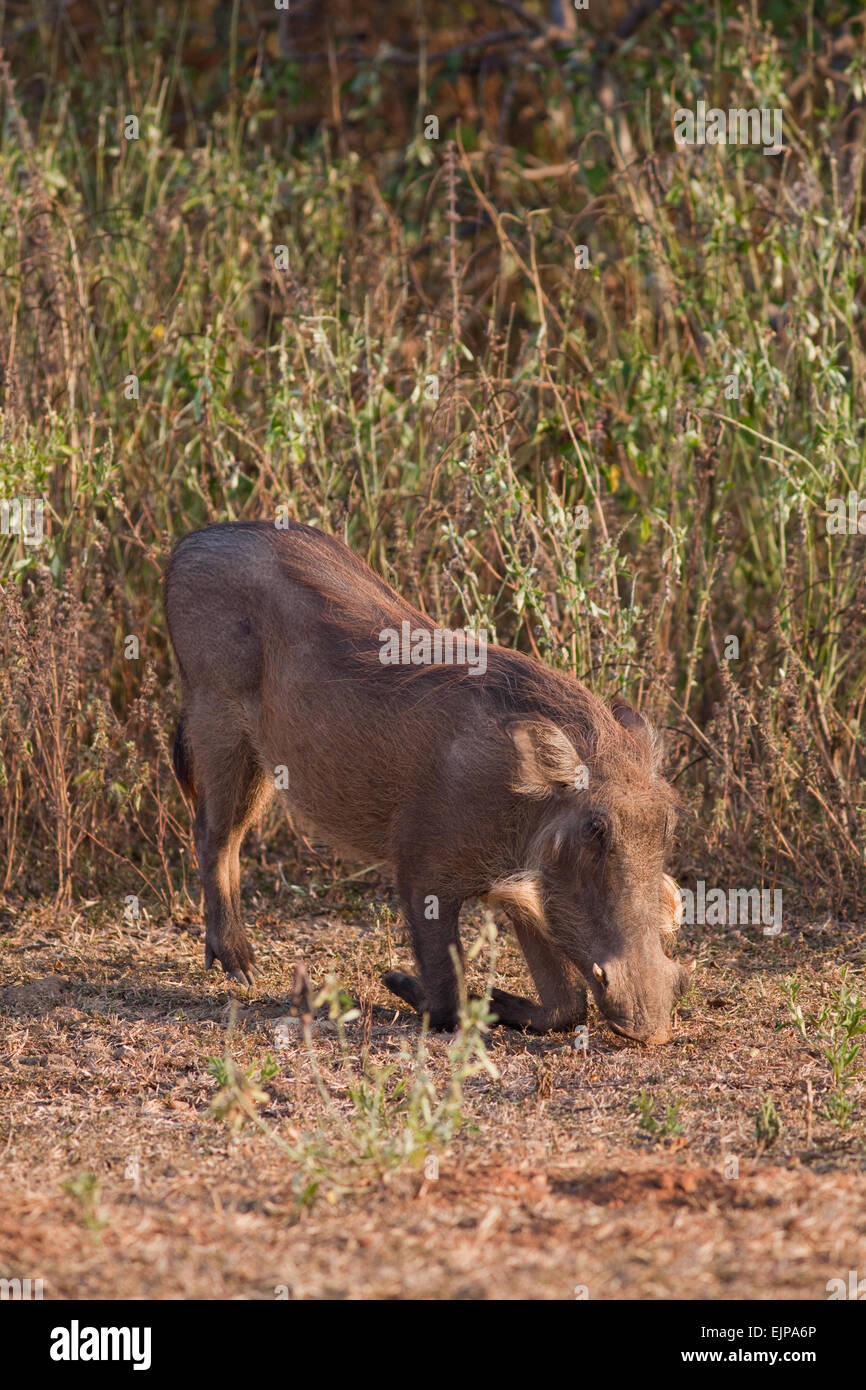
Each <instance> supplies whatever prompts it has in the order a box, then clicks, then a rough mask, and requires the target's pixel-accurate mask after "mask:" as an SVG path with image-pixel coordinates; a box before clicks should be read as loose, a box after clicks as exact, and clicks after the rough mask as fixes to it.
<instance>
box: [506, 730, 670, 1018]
mask: <svg viewBox="0 0 866 1390" xmlns="http://www.w3.org/2000/svg"><path fill="white" fill-rule="evenodd" d="M613 716H614V718H613V719H611V718H610V712H609V711H607V710H604V712H603V719H602V722H601V727H600V729H599V728H598V727H595V728H594V729H593V731H592V732H593V737H592V739H591V743H590V746H591V747H592V749H593V753H592V756H591V757H590V756H589V755H587V762H586V763H584V761H583V760H582V759H581V757H580V756H579V755H578V752H577V749H576V747H575V744H574V742H572V739H571V738H569V737H568V736H567V735H566V734H565V733H564V732H563V730H562V729H561V728H559V727H558V726H557V725H556V724H554V723H553V722H552V721H550V720H547V719H541V718H538V719H537V718H529V719H520V720H516V721H513V722H512V723H511V725H510V727H509V730H508V731H509V733H510V735H511V738H512V740H513V742H514V745H515V747H516V750H517V756H518V775H517V778H516V779H515V782H514V789H515V790H516V791H518V792H521V793H523V794H524V795H525V796H526V797H527V799H528V800H527V803H526V807H527V824H528V826H529V827H530V828H529V835H528V840H527V846H528V848H527V853H526V864H525V869H524V870H523V871H522V872H521V873H520V874H519V875H518V876H516V878H515V879H513V880H512V883H513V884H514V887H515V896H516V897H517V898H519V899H520V901H519V902H515V904H514V905H515V906H517V907H518V909H519V910H520V911H521V913H522V915H523V916H524V918H526V919H528V920H529V922H530V923H531V924H532V925H534V928H535V930H536V931H537V932H538V933H539V934H540V935H542V936H544V937H545V938H546V939H547V941H548V942H549V943H550V944H551V945H552V946H553V947H554V948H555V949H556V950H557V951H558V952H561V954H562V955H564V956H566V957H567V958H568V960H569V961H571V962H572V964H573V965H575V966H576V967H577V969H578V970H579V971H580V973H581V975H582V976H583V978H584V979H585V980H586V982H587V984H588V986H589V988H590V989H591V990H592V993H593V995H594V997H595V1000H596V1003H597V1004H598V1007H599V1009H600V1010H601V1012H602V1014H604V1016H605V1018H606V1019H607V1021H608V1023H609V1024H610V1026H611V1027H612V1028H613V1029H614V1031H615V1032H617V1033H619V1034H621V1035H622V1036H623V1037H626V1038H632V1039H634V1040H636V1041H639V1042H644V1043H659V1042H665V1041H666V1040H667V1038H668V1036H669V1034H670V1028H671V1014H672V1011H673V1008H674V1005H675V1004H676V1002H677V1000H678V999H679V998H680V996H681V995H682V994H684V993H685V991H686V989H687V988H688V985H689V983H690V979H691V971H690V970H689V969H687V968H685V967H683V966H681V965H678V964H677V963H676V961H673V960H671V959H670V958H669V957H668V956H667V955H666V954H665V951H664V949H663V947H664V943H665V939H666V938H667V937H668V936H669V934H670V933H672V932H673V930H674V929H675V927H676V926H677V925H678V921H679V906H680V899H679V891H678V889H677V886H676V884H675V883H674V881H673V879H672V878H670V877H669V876H668V875H667V874H666V873H665V872H664V860H665V852H666V850H667V848H668V847H669V844H670V839H671V836H672V834H673V829H674V824H675V819H676V815H675V797H674V793H673V789H672V788H671V787H670V785H669V784H668V783H667V782H666V781H665V780H664V778H662V777H661V776H660V774H659V773H658V771H657V768H656V755H655V748H654V740H653V736H652V734H651V731H650V729H649V728H648V726H647V725H646V723H645V722H644V720H643V719H642V718H641V717H640V715H638V714H636V713H635V712H634V710H632V709H630V708H629V707H628V706H626V705H620V706H618V707H615V708H614V710H613ZM533 801H534V802H535V809H534V810H533V811H530V810H529V808H530V807H531V806H532V803H533ZM503 896H507V894H506V895H503ZM692 968H693V967H692Z"/></svg>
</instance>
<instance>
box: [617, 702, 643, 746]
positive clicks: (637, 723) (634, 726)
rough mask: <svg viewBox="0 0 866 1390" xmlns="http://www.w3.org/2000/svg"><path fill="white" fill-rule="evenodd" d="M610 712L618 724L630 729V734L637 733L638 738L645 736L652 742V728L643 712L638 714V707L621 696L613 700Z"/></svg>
mask: <svg viewBox="0 0 866 1390" xmlns="http://www.w3.org/2000/svg"><path fill="white" fill-rule="evenodd" d="M610 712H611V714H612V715H613V717H614V719H615V720H616V722H617V723H618V724H621V725H622V727H623V728H624V729H628V731H629V733H630V734H636V735H637V737H638V738H645V739H647V741H648V742H650V743H651V742H652V730H651V729H650V726H649V724H648V723H647V722H646V720H645V719H644V717H643V715H642V714H638V712H637V710H636V709H632V707H631V705H628V704H626V702H625V700H620V699H619V698H617V699H615V700H612V701H611V706H610Z"/></svg>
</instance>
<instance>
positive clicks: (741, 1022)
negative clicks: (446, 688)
mask: <svg viewBox="0 0 866 1390" xmlns="http://www.w3.org/2000/svg"><path fill="white" fill-rule="evenodd" d="M285 898H286V895H285V894H283V899H285ZM371 900H372V891H371V892H369V893H368V892H366V890H365V893H364V894H362V895H360V896H359V895H357V894H356V895H355V896H354V897H353V898H352V899H351V900H350V901H347V900H346V899H345V898H340V897H339V896H338V894H337V893H332V894H331V896H330V897H328V898H325V899H324V900H321V901H320V902H318V903H317V904H316V906H315V910H314V911H309V910H307V911H305V913H304V915H302V916H292V915H291V910H290V908H289V907H285V908H283V907H281V906H280V900H279V898H276V899H275V897H274V894H273V885H271V887H270V888H269V889H266V890H265V891H263V892H261V893H260V894H258V895H255V896H253V895H248V901H247V913H246V915H247V920H248V922H250V923H251V924H252V935H253V938H254V941H255V944H256V946H257V949H258V954H259V961H260V964H262V965H263V967H264V973H263V978H262V980H261V982H260V983H259V984H258V985H257V986H256V988H255V989H254V990H253V991H251V992H250V993H249V994H248V995H242V993H241V991H236V990H235V989H234V988H233V987H232V988H231V989H227V987H226V983H225V980H224V978H223V977H222V975H221V974H219V973H216V972H211V973H206V972H205V971H204V968H203V947H202V941H201V927H200V925H199V923H198V922H197V921H196V919H195V916H194V914H192V913H190V914H189V916H188V919H187V920H179V919H178V918H177V917H176V918H175V919H174V921H172V922H169V921H163V922H159V921H157V920H153V919H149V918H147V917H146V916H142V917H141V918H140V919H139V920H138V921H137V922H133V923H125V922H123V921H122V919H121V909H120V908H118V909H117V911H112V912H108V911H107V909H106V907H105V905H104V903H100V904H91V905H90V906H79V907H78V908H77V909H74V910H73V911H71V912H69V913H64V914H58V913H56V912H55V911H53V910H49V909H45V910H41V911H38V912H34V911H32V910H30V911H28V912H19V911H17V910H16V909H15V908H14V907H8V906H7V909H6V910H5V911H4V913H3V914H2V917H0V937H2V939H3V953H2V966H0V972H2V973H0V1078H2V1114H0V1125H2V1133H0V1154H2V1173H3V1182H2V1186H0V1276H3V1277H7V1278H14V1277H20V1278H24V1277H30V1278H42V1279H43V1280H44V1293H45V1297H46V1298H97V1297H102V1298H105V1297H108V1298H111V1297H120V1298H161V1299H167V1298H205V1299H209V1298H261V1299H271V1298H274V1297H275V1296H289V1297H292V1298H308V1299H309V1298H346V1299H362V1298H377V1299H387V1298H426V1299H437V1298H442V1299H461V1298H462V1299H478V1298H485V1299H486V1298H495V1299H503V1298H505V1299H508V1298H511V1299H521V1298H532V1299H573V1298H575V1297H581V1296H584V1297H589V1298H591V1299H621V1298H641V1299H691V1298H702V1299H736V1298H746V1297H748V1298H758V1299H780V1298H798V1299H819V1300H820V1299H825V1298H826V1297H827V1290H826V1285H827V1281H828V1280H830V1279H833V1278H839V1277H841V1278H843V1279H846V1280H847V1278H848V1271H850V1270H859V1271H860V1272H861V1273H862V1272H864V1271H866V1162H864V1142H863V1141H864V1133H866V1126H864V1120H863V1118H862V1112H863V1110H864V1109H866V1098H864V1097H863V1095H862V1087H860V1088H859V1090H858V1089H857V1088H855V1091H854V1093H853V1094H855V1096H856V1097H857V1099H858V1102H859V1103H858V1106H857V1109H856V1111H855V1119H854V1122H853V1123H852V1125H851V1126H850V1127H848V1128H847V1129H840V1128H839V1127H838V1126H837V1125H836V1124H834V1123H832V1122H831V1121H829V1120H827V1119H826V1118H824V1117H823V1115H822V1110H823V1104H824V1099H825V1096H826V1091H827V1087H828V1071H827V1065H826V1062H825V1061H824V1060H823V1059H822V1058H820V1056H817V1055H813V1053H811V1052H810V1050H809V1049H808V1048H807V1047H806V1045H805V1044H804V1043H803V1042H802V1040H801V1039H800V1038H799V1037H798V1036H797V1034H796V1032H795V1030H794V1029H793V1028H792V1027H791V1026H790V1025H789V1022H788V1016H787V1011H786V1008H785V1005H784V1001H783V999H782V996H781V994H780V991H779V982H780V981H781V980H782V979H784V978H786V977H787V976H789V975H791V974H794V973H796V974H797V975H798V977H800V978H801V979H803V980H804V989H803V996H802V998H803V1000H804V1003H805V1004H806V1005H808V1004H809V1003H810V1001H811V1002H812V1003H813V1004H814V1003H816V1002H817V1001H819V999H820V998H821V996H822V992H824V993H826V992H827V991H829V990H830V989H833V988H836V987H837V985H838V978H839V976H838V971H839V966H840V964H841V963H843V962H845V961H848V962H849V963H850V964H851V967H852V969H853V971H854V972H856V973H857V974H858V977H859V978H862V966H863V963H864V960H866V935H864V931H863V928H862V926H860V927H856V926H854V925H852V924H850V923H849V924H845V923H841V924H840V923H835V922H812V923H809V922H803V923H801V924H800V925H799V927H797V928H796V929H791V928H789V929H787V930H786V931H785V932H784V933H783V934H782V936H781V937H779V938H777V939H775V940H773V939H768V938H764V937H762V936H761V933H760V928H759V927H754V928H743V929H740V930H733V929H731V928H724V929H722V928H717V929H710V928H703V929H695V928H692V929H684V932H685V939H684V940H683V941H682V942H681V943H680V946H679V951H678V953H679V954H680V955H681V957H683V958H685V956H686V953H696V954H697V956H698V962H699V963H698V972H697V984H696V987H695V990H694V991H693V994H692V996H691V997H690V998H689V1000H688V1001H687V1006H686V1007H684V1008H683V1010H682V1011H681V1016H680V1018H679V1021H678V1026H677V1030H676V1033H675V1036H674V1039H673V1041H672V1042H670V1043H669V1044H668V1045H667V1046H665V1047H663V1048H660V1049H653V1050H646V1049H641V1048H638V1047H634V1046H632V1045H630V1044H628V1043H624V1042H620V1041H617V1039H615V1038H614V1036H613V1035H612V1034H611V1033H610V1032H609V1031H608V1030H607V1029H606V1028H605V1026H604V1025H603V1023H602V1022H601V1021H600V1020H599V1019H598V1017H591V1019H590V1039H589V1049H588V1051H587V1052H586V1054H584V1053H583V1052H581V1051H579V1050H576V1049H575V1046H574V1042H573V1039H571V1038H568V1037H554V1038H549V1039H548V1038H545V1039H538V1038H530V1037H525V1036H521V1035H518V1034H515V1033H507V1032H505V1031H504V1030H499V1029H497V1030H494V1031H493V1032H492V1033H491V1034H490V1037H489V1053H490V1057H491V1059H492V1060H493V1062H494V1063H495V1066H496V1068H497V1069H498V1072H499V1080H498V1081H495V1080H493V1079H492V1078H490V1077H489V1076H487V1075H486V1074H482V1075H479V1076H476V1077H473V1078H472V1079H471V1080H470V1081H469V1082H468V1083H467V1084H466V1087H465V1112H466V1118H467V1121H468V1123H467V1125H466V1126H465V1127H464V1128H463V1129H462V1130H461V1131H460V1133H459V1134H458V1135H457V1137H456V1138H454V1139H453V1140H452V1141H451V1142H450V1143H449V1144H448V1146H447V1147H446V1148H445V1149H444V1150H442V1151H441V1152H440V1153H439V1154H438V1177H430V1176H427V1177H425V1176H424V1172H423V1169H412V1170H409V1171H403V1172H398V1173H394V1174H391V1175H389V1176H387V1178H386V1179H385V1180H384V1181H383V1180H382V1179H380V1178H379V1177H377V1176H376V1175H375V1173H373V1172H371V1171H368V1170H367V1169H364V1168H363V1167H362V1168H361V1170H359V1171H360V1172H361V1174H362V1176H361V1179H360V1182H361V1187H360V1189H359V1190H357V1191H353V1192H340V1191H337V1190H333V1189H329V1188H328V1184H327V1182H325V1183H323V1184H322V1186H321V1187H320V1189H319V1191H318V1194H317V1196H316V1199H315V1200H314V1201H313V1202H312V1204H311V1205H306V1206H301V1205H299V1202H298V1196H297V1189H296V1186H295V1183H294V1179H295V1177H296V1174H295V1173H294V1172H293V1171H292V1166H291V1164H290V1162H289V1161H288V1159H287V1156H286V1153H285V1152H284V1150H283V1149H282V1148H281V1147H280V1146H279V1144H278V1143H277V1142H276V1140H275V1138H274V1137H272V1136H273V1135H277V1136H282V1137H288V1138H289V1139H291V1140H293V1141H294V1140H297V1139H298V1137H299V1136H300V1137H302V1136H303V1135H304V1133H305V1132H306V1131H307V1130H308V1129H309V1128H310V1127H311V1126H313V1127H314V1126H315V1125H316V1123H317V1120H318V1119H319V1114H318V1112H319V1110H320V1109H321V1107H322V1105H323V1104H324V1102H323V1100H322V1097H321V1094H320V1092H319V1090H317V1087H316V1085H315V1084H314V1079H313V1074H312V1069H311V1064H310V1058H309V1055H308V1054H307V1052H306V1050H305V1049H304V1046H303V1044H302V1042H301V1041H300V1040H295V1039H294V1036H293V1038H292V1040H291V1041H290V1044H289V1046H288V1047H287V1048H285V1047H284V1048H283V1049H282V1050H278V1051H275V1020H276V1019H277V1018H278V1017H280V1016H283V1015H285V1013H286V1000H287V997H288V995H289V993H290V990H291V986H292V979H293V967H294V963H295V961H297V960H298V959H301V958H303V959H304V960H305V961H306V963H307V967H308V970H309V972H310V976H311V978H312V980H313V981H314V982H315V983H317V984H318V983H320V982H321V981H322V980H323V979H324V977H325V976H326V974H327V973H328V972H329V971H335V972H336V974H337V975H338V977H339V978H340V980H341V981H342V982H343V983H344V984H345V985H346V987H347V988H348V989H349V990H350V991H351V992H352V993H353V994H355V996H356V997H357V998H358V999H359V1001H360V1003H361V1005H362V1016H361V1018H360V1019H359V1020H358V1021H357V1022H356V1023H354V1024H351V1025H349V1027H348V1038H349V1040H350V1042H352V1040H357V1044H358V1050H359V1051H360V1044H361V1041H362V1038H363V1037H366V1038H367V1039H368V1040H369V1047H370V1059H371V1062H372V1063H373V1064H374V1065H380V1064H382V1063H385V1062H387V1061H389V1060H393V1059H394V1058H395V1056H396V1055H397V1054H398V1053H399V1051H400V1050H401V1048H403V1047H406V1046H407V1045H408V1046H409V1047H410V1048H412V1047H413V1046H414V1044H415V1042H416V1041H417V1036H418V1031H419V1024H418V1020H417V1019H416V1018H415V1017H414V1016H412V1015H411V1014H409V1013H408V1012H406V1011H405V1010H398V1009H396V1008H394V1007H392V1005H391V1003H390V1000H389V996H388V995H387V992H386V991H385V989H384V987H383V986H382V985H381V984H380V983H379V974H380V972H381V971H382V970H383V969H387V968H388V967H389V965H390V964H392V963H400V962H405V963H406V966H407V967H408V968H411V967H410V966H409V962H410V955H409V952H408V949H407V947H406V944H405V941H403V940H402V939H401V928H400V927H399V926H397V927H395V929H394V931H393V935H392V941H391V942H390V943H389V941H388V940H387V936H386V935H385V934H383V932H382V931H381V930H377V929H376V928H375V927H374V925H373V914H372V912H371V911H370V902H371ZM498 979H499V982H500V983H502V984H504V986H505V987H506V988H511V989H521V988H523V989H525V988H526V982H525V978H524V976H523V973H522V965H521V960H520V957H519V953H518V952H517V950H516V948H515V947H514V945H513V944H510V943H509V944H508V945H507V946H506V947H505V949H504V952H503V955H502V957H501V958H500V962H499V967H498ZM234 995H236V996H237V997H238V998H240V999H241V1004H240V1010H239V1015H238V1020H237V1026H236V1028H235V1031H234V1034H233V1040H232V1048H233V1054H234V1055H235V1056H236V1058H237V1060H238V1061H239V1063H241V1064H242V1065H243V1066H244V1067H246V1066H251V1065H253V1064H256V1065H260V1064H261V1063H262V1061H263V1060H264V1059H265V1058H266V1057H267V1055H268V1054H269V1053H271V1054H272V1055H273V1056H274V1057H275V1058H276V1061H277V1063H278V1068H279V1069H278V1071H277V1073H276V1075H274V1076H273V1077H272V1078H270V1079H269V1080H268V1081H267V1082H266V1083H265V1085H264V1089H265V1090H266V1092H267V1095H268V1099H267V1100H266V1101H263V1102H262V1104H261V1108H260V1112H259V1113H260V1115H261V1118H262V1120H263V1121H264V1124H265V1125H266V1126H267V1128H268V1130H269V1131H270V1132H269V1133H265V1132H262V1131H261V1130H259V1129H257V1128H256V1127H255V1126H254V1125H247V1126H245V1127H244V1128H242V1129H241V1130H240V1131H239V1132H238V1133H237V1134H236V1135H235V1136H232V1135H231V1134H230V1132H229V1129H228V1127H227V1125H226V1124H225V1123H224V1122H223V1121H221V1120H220V1119H218V1118H217V1117H216V1116H214V1114H213V1113H212V1112H211V1102H212V1100H213V1097H214V1094H215V1092H216V1090H217V1087H218V1083H217V1081H216V1080H215V1078H214V1076H213V1075H211V1074H210V1072H209V1070H208V1059H209V1058H211V1057H219V1056H222V1055H223V1054H224V1052H225V1048H226V1026H227V1020H228V1009H229V1001H230V999H231V997H232V996H234ZM313 1046H314V1048H315V1054H316V1058H317V1061H318V1066H319V1068H320V1070H321V1075H322V1077H323V1078H324V1079H325V1082H326V1084H327V1087H328V1090H329V1091H330V1093H331V1095H332V1096H333V1098H334V1104H336V1105H337V1106H340V1105H342V1104H344V1101H345V1092H346V1087H345V1074H344V1072H343V1071H342V1069H341V1060H340V1054H339V1048H338V1040H337V1038H336V1036H335V1033H334V1030H333V1028H332V1027H329V1026H328V1025H327V1024H325V1025H321V1024H320V1025H319V1026H318V1027H317V1029H316V1031H315V1034H314V1038H313ZM449 1046H450V1042H449V1040H448V1039H447V1038H443V1037H435V1036H434V1037H433V1038H431V1039H430V1041H429V1049H430V1054H431V1066H432V1070H433V1073H434V1075H436V1073H437V1070H439V1069H441V1071H442V1073H443V1074H444V1072H445V1071H446V1068H447V1062H448V1056H449V1053H448V1049H449ZM809 1082H811V1097H810V1087H809V1086H808V1085H807V1083H809ZM641 1091H646V1092H648V1093H649V1094H650V1095H651V1096H652V1097H653V1098H654V1099H655V1100H656V1103H657V1104H656V1114H657V1115H659V1116H661V1115H663V1113H664V1110H665V1107H666V1106H667V1105H671V1106H678V1111H677V1115H678V1124H673V1125H672V1126H670V1128H671V1129H672V1130H676V1129H677V1128H678V1127H679V1128H681V1130H682V1133H681V1134H676V1133H669V1134H668V1135H655V1136H653V1135H650V1134H648V1133H647V1132H646V1131H645V1130H644V1129H642V1128H641V1127H640V1116H639V1114H638V1112H637V1111H636V1110H635V1109H634V1108H631V1102H633V1101H634V1099H635V1098H636V1097H637V1096H638V1094H639V1093H640V1092H641ZM767 1096H769V1097H770V1098H771V1099H772V1100H773V1102H774V1104H775V1107H776V1110H777V1112H778V1115H779V1117H780V1120H781V1133H780V1134H779V1136H778V1138H777V1139H776V1140H775V1142H773V1143H771V1144H770V1145H769V1146H765V1145H762V1144H761V1143H759V1141H758V1139H757V1138H756V1127H755V1115H756V1113H757V1111H758V1109H759V1107H760V1105H761V1102H762V1100H763V1098H764V1097H767ZM733 1159H736V1160H737V1164H736V1165H735V1164H734V1163H733V1162H732V1160H733ZM737 1166H738V1174H737V1176H733V1171H734V1169H735V1168H736V1167H737ZM277 1290H279V1291H280V1293H279V1295H277V1294H276V1292H275V1291H277Z"/></svg>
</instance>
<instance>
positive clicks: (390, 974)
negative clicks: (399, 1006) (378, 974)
mask: <svg viewBox="0 0 866 1390" xmlns="http://www.w3.org/2000/svg"><path fill="white" fill-rule="evenodd" d="M382 984H383V985H384V986H385V988H386V989H390V991H391V993H392V994H396V996H397V998H398V999H402V1000H403V1003H404V1004H410V1005H411V1007H412V1008H413V1009H415V1010H416V1011H417V1012H418V1013H422V1012H423V1009H424V995H423V991H422V989H421V984H420V981H418V980H416V979H415V976H414V975H407V974H406V973H405V971H403V970H389V971H387V972H386V974H384V975H383V976H382Z"/></svg>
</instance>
